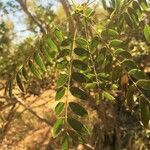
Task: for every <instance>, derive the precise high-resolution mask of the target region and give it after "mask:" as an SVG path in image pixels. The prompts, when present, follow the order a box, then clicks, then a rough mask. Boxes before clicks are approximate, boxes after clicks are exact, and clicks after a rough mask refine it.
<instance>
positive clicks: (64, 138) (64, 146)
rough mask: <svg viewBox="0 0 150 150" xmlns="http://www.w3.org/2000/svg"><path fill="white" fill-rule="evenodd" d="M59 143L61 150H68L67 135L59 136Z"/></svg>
mask: <svg viewBox="0 0 150 150" xmlns="http://www.w3.org/2000/svg"><path fill="white" fill-rule="evenodd" d="M60 141H61V147H62V150H69V137H68V134H67V133H63V135H61V139H60Z"/></svg>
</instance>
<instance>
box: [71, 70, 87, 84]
mask: <svg viewBox="0 0 150 150" xmlns="http://www.w3.org/2000/svg"><path fill="white" fill-rule="evenodd" d="M71 77H72V78H73V79H74V80H75V81H77V82H80V83H86V82H87V79H88V78H87V77H86V76H85V75H84V74H82V73H79V72H73V73H72V75H71Z"/></svg>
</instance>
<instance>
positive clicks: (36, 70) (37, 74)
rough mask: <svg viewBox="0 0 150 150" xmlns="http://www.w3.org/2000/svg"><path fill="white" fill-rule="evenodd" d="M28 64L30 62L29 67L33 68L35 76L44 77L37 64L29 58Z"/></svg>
mask: <svg viewBox="0 0 150 150" xmlns="http://www.w3.org/2000/svg"><path fill="white" fill-rule="evenodd" d="M28 64H29V68H30V69H31V72H32V73H33V74H34V76H35V77H37V78H38V79H42V76H41V73H40V72H39V70H38V69H37V68H36V67H35V65H34V64H33V63H32V61H31V60H29V62H28Z"/></svg>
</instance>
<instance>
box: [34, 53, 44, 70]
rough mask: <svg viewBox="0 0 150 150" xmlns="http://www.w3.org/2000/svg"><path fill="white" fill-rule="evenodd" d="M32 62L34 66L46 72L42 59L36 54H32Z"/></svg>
mask: <svg viewBox="0 0 150 150" xmlns="http://www.w3.org/2000/svg"><path fill="white" fill-rule="evenodd" d="M34 60H35V62H36V64H37V65H38V66H39V67H40V68H41V69H42V70H43V71H46V67H45V64H44V62H43V60H42V58H41V57H40V55H39V54H38V53H34Z"/></svg>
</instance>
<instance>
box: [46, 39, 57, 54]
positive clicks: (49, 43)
mask: <svg viewBox="0 0 150 150" xmlns="http://www.w3.org/2000/svg"><path fill="white" fill-rule="evenodd" d="M47 44H48V46H49V47H50V48H51V50H53V51H57V50H58V48H57V46H56V44H55V43H54V42H53V40H52V39H51V38H48V39H47Z"/></svg>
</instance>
